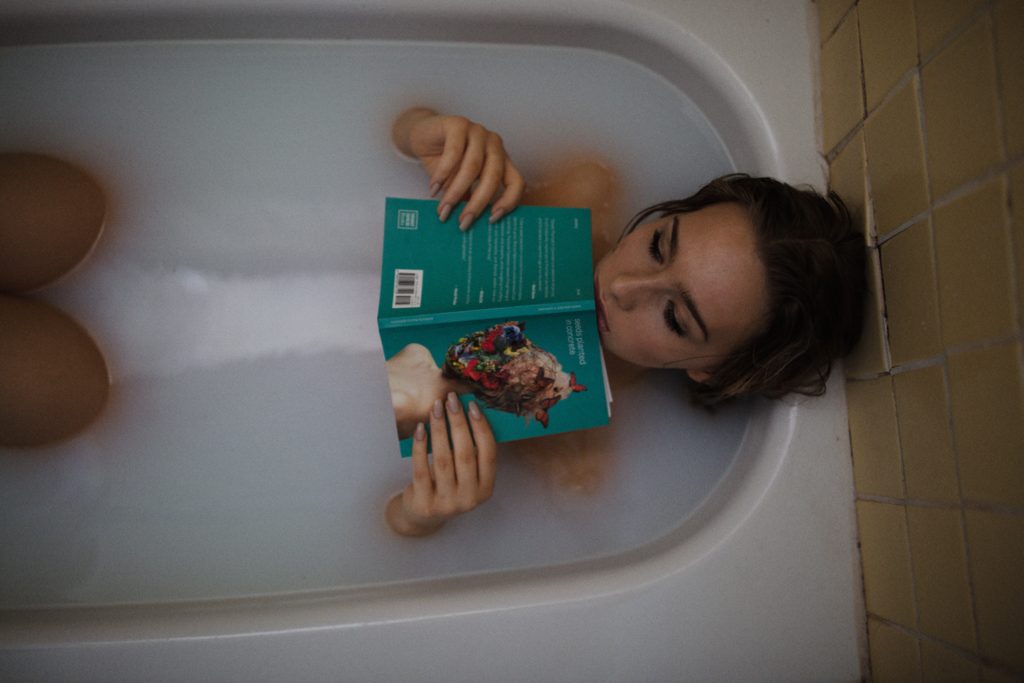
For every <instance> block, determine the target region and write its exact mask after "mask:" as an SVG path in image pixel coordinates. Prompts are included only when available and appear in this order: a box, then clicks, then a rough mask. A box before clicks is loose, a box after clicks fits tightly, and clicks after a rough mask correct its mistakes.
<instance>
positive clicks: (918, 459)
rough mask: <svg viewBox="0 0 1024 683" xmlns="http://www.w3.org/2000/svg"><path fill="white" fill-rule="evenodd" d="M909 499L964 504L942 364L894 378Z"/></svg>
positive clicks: (903, 373) (901, 374)
mask: <svg viewBox="0 0 1024 683" xmlns="http://www.w3.org/2000/svg"><path fill="white" fill-rule="evenodd" d="M893 392H894V393H895V395H896V416H897V418H898V420H899V432H900V446H901V449H902V451H903V469H904V472H903V476H904V480H905V481H906V487H907V498H910V499H913V500H929V501H937V502H946V503H958V502H959V501H960V485H959V481H958V479H957V473H956V456H955V455H954V453H953V439H952V435H951V433H950V429H949V406H948V405H947V404H946V379H945V377H944V375H943V367H942V366H941V365H933V366H932V367H927V368H921V369H919V370H911V371H909V372H901V373H899V374H898V375H894V376H893Z"/></svg>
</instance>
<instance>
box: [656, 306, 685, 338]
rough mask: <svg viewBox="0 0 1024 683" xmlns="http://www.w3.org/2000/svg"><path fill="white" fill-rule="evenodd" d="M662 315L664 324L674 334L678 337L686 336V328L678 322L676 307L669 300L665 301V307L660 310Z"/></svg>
mask: <svg viewBox="0 0 1024 683" xmlns="http://www.w3.org/2000/svg"><path fill="white" fill-rule="evenodd" d="M661 315H662V317H663V318H664V319H665V325H666V326H667V327H668V329H670V330H671V331H672V332H674V333H675V334H677V335H679V336H680V337H685V336H686V328H684V327H683V326H682V325H680V324H679V320H678V319H677V318H676V309H675V306H673V305H672V302H671V301H666V302H665V309H664V310H663V311H662V314H661Z"/></svg>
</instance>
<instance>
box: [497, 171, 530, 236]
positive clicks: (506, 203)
mask: <svg viewBox="0 0 1024 683" xmlns="http://www.w3.org/2000/svg"><path fill="white" fill-rule="evenodd" d="M502 184H503V185H504V186H505V190H504V191H503V192H502V193H501V196H500V197H498V199H496V200H495V202H494V205H493V206H492V207H491V218H490V222H491V223H496V222H497V221H499V220H500V219H501V217H502V216H504V215H505V214H507V213H510V212H511V211H512V210H513V209H515V208H516V207H517V206H519V202H521V201H522V199H523V194H524V193H525V192H526V179H525V178H523V174H522V173H520V172H519V169H518V168H516V167H515V165H514V164H513V163H512V161H511V160H510V159H509V158H508V157H505V176H504V178H503V179H502Z"/></svg>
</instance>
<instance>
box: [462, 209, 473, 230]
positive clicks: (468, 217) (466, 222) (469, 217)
mask: <svg viewBox="0 0 1024 683" xmlns="http://www.w3.org/2000/svg"><path fill="white" fill-rule="evenodd" d="M474 218H476V216H474V215H473V214H471V213H463V214H462V218H461V219H460V220H459V230H461V231H462V232H466V231H467V230H469V226H471V225H473V219H474Z"/></svg>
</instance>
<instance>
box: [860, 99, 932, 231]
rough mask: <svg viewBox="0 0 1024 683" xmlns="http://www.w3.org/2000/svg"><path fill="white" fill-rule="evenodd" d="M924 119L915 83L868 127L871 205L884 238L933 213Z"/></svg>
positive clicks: (874, 115) (876, 113) (877, 112)
mask: <svg viewBox="0 0 1024 683" xmlns="http://www.w3.org/2000/svg"><path fill="white" fill-rule="evenodd" d="M919 113H920V112H919V109H918V106H917V82H916V80H915V81H911V82H910V83H907V84H906V85H905V86H904V87H903V88H902V89H901V90H900V91H899V92H898V93H897V94H896V95H894V96H893V97H892V99H890V100H888V101H887V102H886V103H885V104H883V105H882V106H881V107H879V108H878V109H877V110H875V111H874V112H873V113H872V115H871V116H870V117H869V118H868V120H867V121H866V122H865V124H864V142H865V148H866V150H867V158H868V177H869V179H870V183H871V199H872V202H873V204H874V209H875V226H876V229H877V231H878V234H879V235H880V236H881V235H885V234H886V233H888V232H891V231H892V230H894V229H895V228H897V227H899V226H900V225H902V224H904V223H906V222H907V221H909V220H910V219H911V218H914V217H915V216H917V215H918V214H920V213H922V212H924V211H925V210H926V209H927V208H928V190H927V185H926V182H925V171H924V144H923V142H922V137H921V118H920V115H919Z"/></svg>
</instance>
